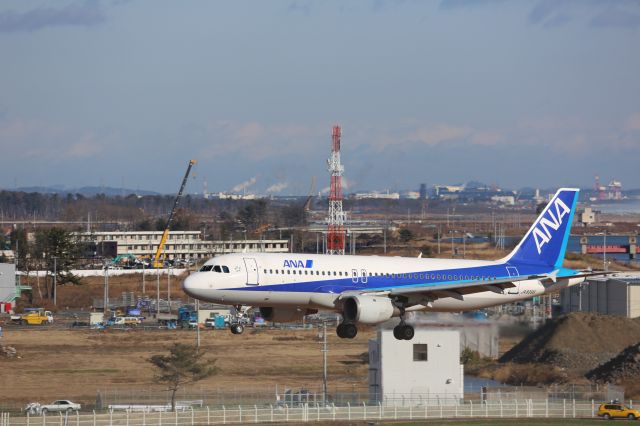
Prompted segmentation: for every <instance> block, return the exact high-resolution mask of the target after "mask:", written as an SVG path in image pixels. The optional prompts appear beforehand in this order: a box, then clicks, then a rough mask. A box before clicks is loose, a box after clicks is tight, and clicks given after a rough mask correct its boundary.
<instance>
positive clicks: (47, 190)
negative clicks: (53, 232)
mask: <svg viewBox="0 0 640 426" xmlns="http://www.w3.org/2000/svg"><path fill="white" fill-rule="evenodd" d="M3 189H5V190H8V191H21V192H39V193H41V194H60V195H67V194H82V195H84V196H85V197H93V196H95V195H97V194H105V195H107V196H110V197H113V196H116V195H123V196H125V197H126V196H127V195H132V194H133V195H162V194H161V193H159V192H155V191H146V190H143V189H129V188H113V187H110V186H83V187H80V188H67V187H65V186H63V185H54V186H23V187H19V188H12V189H9V188H3Z"/></svg>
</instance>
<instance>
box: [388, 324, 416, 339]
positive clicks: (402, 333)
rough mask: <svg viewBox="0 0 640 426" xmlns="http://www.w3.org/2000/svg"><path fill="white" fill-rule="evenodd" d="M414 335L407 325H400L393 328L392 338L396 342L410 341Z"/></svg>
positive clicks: (413, 331)
mask: <svg viewBox="0 0 640 426" xmlns="http://www.w3.org/2000/svg"><path fill="white" fill-rule="evenodd" d="M415 334H416V332H415V330H414V329H413V327H412V326H410V325H409V324H404V323H400V324H398V325H397V326H395V327H394V328H393V337H395V338H396V339H398V340H411V339H413V336H414V335H415Z"/></svg>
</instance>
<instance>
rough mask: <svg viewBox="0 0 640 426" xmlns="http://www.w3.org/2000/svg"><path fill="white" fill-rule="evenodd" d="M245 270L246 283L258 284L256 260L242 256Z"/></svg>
mask: <svg viewBox="0 0 640 426" xmlns="http://www.w3.org/2000/svg"><path fill="white" fill-rule="evenodd" d="M242 260H244V266H245V267H246V270H247V285H258V262H256V260H255V259H253V258H247V257H243V258H242Z"/></svg>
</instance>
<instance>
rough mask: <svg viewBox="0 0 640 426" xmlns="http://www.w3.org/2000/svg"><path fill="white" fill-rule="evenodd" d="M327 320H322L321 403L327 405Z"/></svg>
mask: <svg viewBox="0 0 640 426" xmlns="http://www.w3.org/2000/svg"><path fill="white" fill-rule="evenodd" d="M327 352H329V349H327V322H326V321H322V405H324V406H326V405H327Z"/></svg>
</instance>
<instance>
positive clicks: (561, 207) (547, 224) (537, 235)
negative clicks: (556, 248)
mask: <svg viewBox="0 0 640 426" xmlns="http://www.w3.org/2000/svg"><path fill="white" fill-rule="evenodd" d="M554 207H555V215H554V213H553V211H552V209H553V208H554ZM570 212H571V210H569V207H567V205H566V204H565V203H564V202H563V201H562V200H561V199H560V198H559V197H558V198H556V199H555V201H554V202H553V206H549V208H548V209H547V212H546V214H545V215H544V216H543V217H542V219H540V222H538V224H537V225H536V227H535V228H533V239H534V240H535V242H536V248H537V249H538V254H540V253H541V251H542V246H543V245H545V244H547V243H548V242H549V241H551V239H552V238H553V236H552V235H551V231H550V230H549V228H551V229H552V230H554V231H557V230H558V228H560V225H562V218H563V217H564V216H565V215H566V214H568V213H570Z"/></svg>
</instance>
